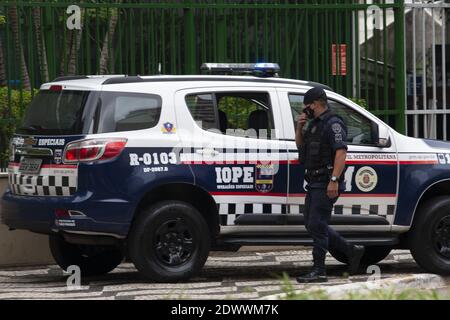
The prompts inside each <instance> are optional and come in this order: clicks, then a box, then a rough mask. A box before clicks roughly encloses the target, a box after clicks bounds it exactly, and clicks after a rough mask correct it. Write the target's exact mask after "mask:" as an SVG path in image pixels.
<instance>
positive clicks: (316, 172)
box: [305, 166, 333, 183]
mask: <svg viewBox="0 0 450 320" xmlns="http://www.w3.org/2000/svg"><path fill="white" fill-rule="evenodd" d="M332 172H333V166H327V167H324V168H319V169H307V170H306V172H305V178H306V181H307V182H308V183H309V182H326V181H328V180H329V179H330V177H331V173H332Z"/></svg>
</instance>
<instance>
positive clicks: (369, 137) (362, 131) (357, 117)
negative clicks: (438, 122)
mask: <svg viewBox="0 0 450 320" xmlns="http://www.w3.org/2000/svg"><path fill="white" fill-rule="evenodd" d="M328 104H329V105H330V107H331V108H332V109H333V110H334V112H336V113H337V114H338V115H340V116H341V117H342V119H344V122H345V124H346V125H347V142H348V143H349V144H363V145H364V144H367V145H372V144H375V140H376V138H375V135H374V132H373V122H372V121H371V120H369V119H367V118H366V117H365V116H363V115H362V114H360V113H359V112H357V111H355V110H353V109H351V108H349V107H347V106H345V105H343V104H341V103H338V102H336V101H332V100H330V101H328Z"/></svg>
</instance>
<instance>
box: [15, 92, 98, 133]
mask: <svg viewBox="0 0 450 320" xmlns="http://www.w3.org/2000/svg"><path fill="white" fill-rule="evenodd" d="M91 94H92V92H91V91H77V90H61V91H50V90H41V91H40V92H39V93H38V94H37V95H36V97H35V98H34V99H33V101H32V102H31V104H30V106H29V107H28V108H27V111H26V113H25V117H24V121H23V123H22V126H21V127H20V128H19V129H18V130H17V132H18V133H20V134H41V135H76V134H82V133H84V132H83V131H84V130H83V127H84V123H83V112H84V110H85V108H86V105H87V103H88V98H89V96H90V95H91Z"/></svg>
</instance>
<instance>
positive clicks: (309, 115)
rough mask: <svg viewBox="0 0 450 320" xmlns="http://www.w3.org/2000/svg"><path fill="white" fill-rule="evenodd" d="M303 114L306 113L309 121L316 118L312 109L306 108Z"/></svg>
mask: <svg viewBox="0 0 450 320" xmlns="http://www.w3.org/2000/svg"><path fill="white" fill-rule="evenodd" d="M303 112H304V113H306V116H307V117H308V119H313V118H314V111H312V110H311V108H309V107H308V108H305V109H303Z"/></svg>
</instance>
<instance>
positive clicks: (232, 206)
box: [218, 203, 395, 226]
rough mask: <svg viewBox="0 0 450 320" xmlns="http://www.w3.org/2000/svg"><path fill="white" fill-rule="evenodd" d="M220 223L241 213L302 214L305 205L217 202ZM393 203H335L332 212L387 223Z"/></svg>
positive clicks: (391, 220) (391, 219) (225, 222)
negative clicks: (349, 204) (375, 219)
mask: <svg viewBox="0 0 450 320" xmlns="http://www.w3.org/2000/svg"><path fill="white" fill-rule="evenodd" d="M218 210H219V217H220V224H221V225H223V226H230V225H234V221H235V220H236V219H237V218H238V217H239V216H241V215H243V214H252V213H264V214H303V213H304V210H305V205H303V204H301V205H284V204H269V203H219V204H218ZM394 213H395V205H390V204H388V205H379V204H376V205H370V204H367V205H366V204H364V205H361V204H355V205H352V206H344V205H339V204H338V205H335V206H334V208H333V212H332V214H335V215H378V216H382V217H384V218H385V219H386V220H388V221H389V223H392V222H393V221H394Z"/></svg>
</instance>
